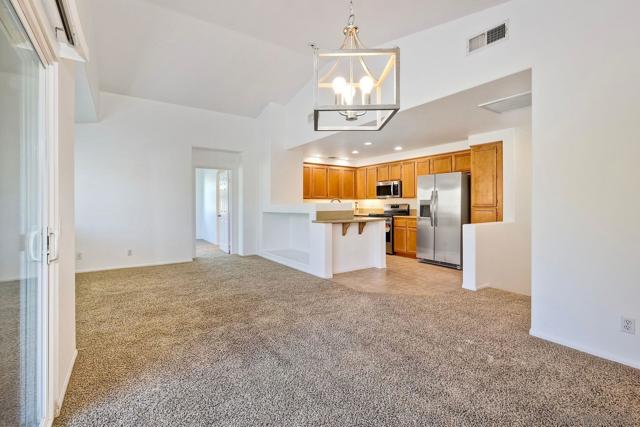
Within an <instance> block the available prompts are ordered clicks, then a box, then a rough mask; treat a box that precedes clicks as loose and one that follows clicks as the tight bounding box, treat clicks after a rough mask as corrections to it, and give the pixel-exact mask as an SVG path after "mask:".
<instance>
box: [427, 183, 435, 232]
mask: <svg viewBox="0 0 640 427" xmlns="http://www.w3.org/2000/svg"><path fill="white" fill-rule="evenodd" d="M435 197H436V193H435V191H432V192H431V205H430V206H429V210H430V211H431V212H429V219H430V220H431V226H432V227H433V215H434V209H435V203H436V199H435Z"/></svg>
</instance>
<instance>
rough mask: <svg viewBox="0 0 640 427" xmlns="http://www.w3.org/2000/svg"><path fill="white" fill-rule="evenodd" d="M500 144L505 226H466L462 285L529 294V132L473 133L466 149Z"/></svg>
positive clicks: (517, 130) (497, 224) (500, 223)
mask: <svg viewBox="0 0 640 427" xmlns="http://www.w3.org/2000/svg"><path fill="white" fill-rule="evenodd" d="M495 141H502V149H503V183H504V184H503V192H504V193H503V202H504V203H503V211H504V213H503V222H497V223H486V224H468V225H465V226H464V233H463V239H464V241H463V247H464V252H463V257H464V271H463V281H462V286H463V287H464V288H465V289H469V290H479V289H482V288H486V287H492V288H496V289H502V290H504V291H508V292H515V293H518V294H523V295H531V130H530V129H529V128H528V127H527V128H518V129H506V130H501V131H496V132H489V133H483V134H478V135H471V136H470V137H469V145H470V146H473V145H478V144H486V143H489V142H495Z"/></svg>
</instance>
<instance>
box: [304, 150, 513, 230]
mask: <svg viewBox="0 0 640 427" xmlns="http://www.w3.org/2000/svg"><path fill="white" fill-rule="evenodd" d="M488 146H491V144H488ZM476 147H478V148H476V150H480V152H479V154H477V155H476V157H477V158H476V164H475V168H479V167H480V168H481V170H480V172H479V173H480V174H482V175H483V178H478V179H479V180H480V181H481V182H485V180H486V178H485V177H486V176H487V172H486V168H487V162H488V160H490V159H491V158H494V163H495V162H497V160H496V156H497V154H496V151H495V150H497V148H493V149H492V148H483V149H481V148H480V147H485V146H476ZM483 150H487V152H491V153H493V154H492V155H491V154H486V153H484V154H483V153H482V151H483ZM491 150H493V151H491ZM500 150H502V146H500ZM492 156H493V157H492ZM485 157H487V158H485ZM500 162H502V151H500ZM489 163H490V162H489ZM500 164H501V163H500ZM494 166H495V165H494ZM471 169H472V154H471V151H460V152H455V153H449V154H442V155H437V156H431V157H424V158H420V159H411V160H403V161H399V162H393V163H385V164H378V165H372V166H366V167H361V168H352V167H347V166H331V165H317V164H311V163H305V164H304V166H303V181H304V184H303V195H304V198H305V199H347V200H352V199H375V198H376V184H377V183H378V182H379V181H395V180H400V181H402V197H403V198H405V199H413V198H415V197H416V196H417V195H418V192H417V177H418V176H420V175H430V174H437V173H448V172H469V171H471ZM489 169H491V168H489ZM498 169H500V173H501V172H502V166H500V167H499V168H498ZM496 173H497V172H496ZM472 175H473V174H472ZM489 175H491V174H489ZM497 179H498V178H496V180H497ZM499 179H500V180H501V179H502V177H501V176H500V178H499ZM480 181H479V182H480ZM472 185H473V184H472ZM483 185H484V186H485V187H486V185H487V184H486V183H485V184H483ZM495 185H496V187H495V188H496V189H497V188H498V186H500V189H501V185H502V184H501V183H500V184H497V183H496V184H495ZM485 187H482V188H481V189H479V190H478V192H479V193H478V194H477V195H476V200H477V201H478V203H479V204H478V205H477V206H476V207H477V208H479V207H485V208H489V207H493V208H494V211H495V215H494V216H495V217H496V218H498V217H500V218H501V215H502V208H500V209H498V205H499V203H493V201H492V202H491V204H489V203H488V202H487V201H486V200H485V198H486V197H488V196H490V194H489V193H490V192H487V189H486V188H485ZM495 191H497V190H495ZM497 197H498V196H497V195H496V196H495V197H494V199H495V198H497ZM499 197H500V198H501V197H502V195H501V194H500V195H499ZM494 199H491V200H494ZM472 213H473V212H472ZM476 217H477V218H478V219H480V212H478V214H477V215H476ZM486 217H487V212H486V210H485V211H482V218H483V219H486ZM496 220H497V219H496Z"/></svg>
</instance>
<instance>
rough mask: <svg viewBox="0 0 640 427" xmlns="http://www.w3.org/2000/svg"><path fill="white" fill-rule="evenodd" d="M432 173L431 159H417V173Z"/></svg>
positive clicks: (419, 174) (418, 174)
mask: <svg viewBox="0 0 640 427" xmlns="http://www.w3.org/2000/svg"><path fill="white" fill-rule="evenodd" d="M430 173H431V160H429V159H419V160H418V161H416V175H417V176H421V175H429V174H430Z"/></svg>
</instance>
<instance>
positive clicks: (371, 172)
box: [367, 166, 378, 199]
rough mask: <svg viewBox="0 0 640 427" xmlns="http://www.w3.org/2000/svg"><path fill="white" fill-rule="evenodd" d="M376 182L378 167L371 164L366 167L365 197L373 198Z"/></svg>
mask: <svg viewBox="0 0 640 427" xmlns="http://www.w3.org/2000/svg"><path fill="white" fill-rule="evenodd" d="M377 183H378V168H377V167H375V166H373V167H370V168H367V199H375V198H376V197H377V194H376V184H377Z"/></svg>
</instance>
